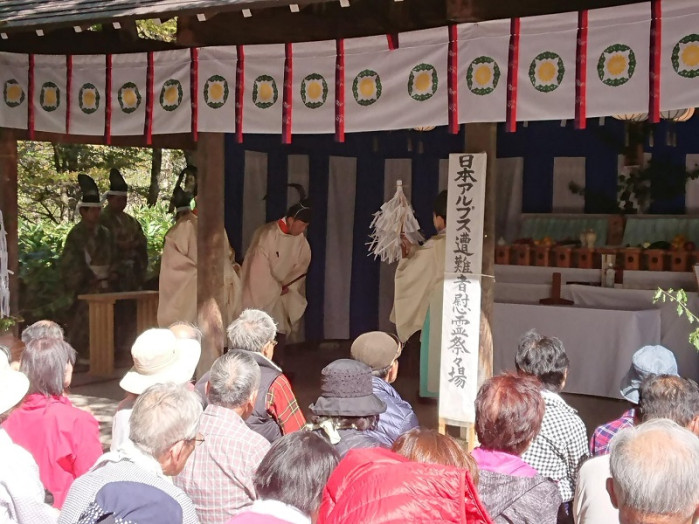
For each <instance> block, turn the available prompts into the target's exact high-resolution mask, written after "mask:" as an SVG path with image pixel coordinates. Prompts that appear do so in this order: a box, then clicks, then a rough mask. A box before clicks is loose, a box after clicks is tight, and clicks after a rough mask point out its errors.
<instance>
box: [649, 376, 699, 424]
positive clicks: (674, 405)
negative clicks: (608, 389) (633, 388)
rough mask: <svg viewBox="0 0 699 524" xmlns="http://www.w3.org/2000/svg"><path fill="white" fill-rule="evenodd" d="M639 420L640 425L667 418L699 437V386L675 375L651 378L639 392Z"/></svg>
mask: <svg viewBox="0 0 699 524" xmlns="http://www.w3.org/2000/svg"><path fill="white" fill-rule="evenodd" d="M639 396H640V399H639V403H638V409H637V410H636V416H637V417H638V419H639V421H640V422H647V421H649V420H652V419H656V418H667V419H670V420H672V421H673V422H676V423H677V424H679V425H680V426H682V427H683V428H687V429H688V430H690V431H692V432H693V433H694V434H695V435H698V436H699V386H698V385H697V383H696V382H694V381H693V380H691V379H687V378H682V377H677V376H674V375H652V376H650V377H648V378H646V379H645V380H644V381H643V382H642V383H641V387H640V390H639Z"/></svg>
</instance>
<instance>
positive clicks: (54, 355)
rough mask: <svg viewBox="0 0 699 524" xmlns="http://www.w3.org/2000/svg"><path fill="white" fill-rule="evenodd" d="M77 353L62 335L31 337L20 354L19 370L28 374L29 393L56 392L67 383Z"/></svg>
mask: <svg viewBox="0 0 699 524" xmlns="http://www.w3.org/2000/svg"><path fill="white" fill-rule="evenodd" d="M76 357H77V354H76V352H75V350H74V349H73V347H72V346H71V345H70V344H68V343H67V342H65V341H63V339H57V338H38V339H35V340H30V341H29V343H28V344H27V347H26V349H25V350H24V354H23V355H22V364H21V365H20V370H21V371H22V373H24V374H25V375H27V377H28V378H29V383H30V388H29V392H30V393H40V394H42V395H46V396H58V395H62V394H63V390H64V389H65V388H67V387H68V386H70V381H71V380H72V377H73V365H74V364H75V359H76Z"/></svg>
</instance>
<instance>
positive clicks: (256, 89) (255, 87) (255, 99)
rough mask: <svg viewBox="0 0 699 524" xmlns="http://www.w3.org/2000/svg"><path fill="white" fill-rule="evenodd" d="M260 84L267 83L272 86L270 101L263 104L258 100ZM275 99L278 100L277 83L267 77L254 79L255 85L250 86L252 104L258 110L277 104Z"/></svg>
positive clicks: (261, 76)
mask: <svg viewBox="0 0 699 524" xmlns="http://www.w3.org/2000/svg"><path fill="white" fill-rule="evenodd" d="M262 82H269V83H270V85H271V86H272V100H270V101H268V102H265V101H262V100H260V99H259V96H260V84H261V83H262ZM277 98H279V90H278V89H277V82H276V81H275V80H274V78H272V77H271V76H269V75H260V76H258V77H257V78H256V79H255V83H254V84H253V85H252V103H253V104H255V105H256V106H257V107H259V108H260V109H267V108H268V107H272V106H273V105H274V104H276V103H277Z"/></svg>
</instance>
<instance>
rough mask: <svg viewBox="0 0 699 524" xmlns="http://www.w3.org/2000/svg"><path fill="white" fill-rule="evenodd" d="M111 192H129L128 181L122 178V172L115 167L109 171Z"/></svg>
mask: <svg viewBox="0 0 699 524" xmlns="http://www.w3.org/2000/svg"><path fill="white" fill-rule="evenodd" d="M109 190H110V191H124V192H126V191H128V190H129V186H128V184H127V183H126V180H124V177H123V176H121V172H120V171H119V170H118V169H117V168H116V167H113V168H112V169H111V170H110V171H109Z"/></svg>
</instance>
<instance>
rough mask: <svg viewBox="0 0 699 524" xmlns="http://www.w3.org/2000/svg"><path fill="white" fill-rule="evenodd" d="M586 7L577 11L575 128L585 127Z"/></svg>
mask: <svg viewBox="0 0 699 524" xmlns="http://www.w3.org/2000/svg"><path fill="white" fill-rule="evenodd" d="M587 20H588V15H587V9H584V10H583V11H580V12H579V13H578V43H577V50H576V51H577V52H576V60H575V128H576V129H585V128H586V127H587Z"/></svg>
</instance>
